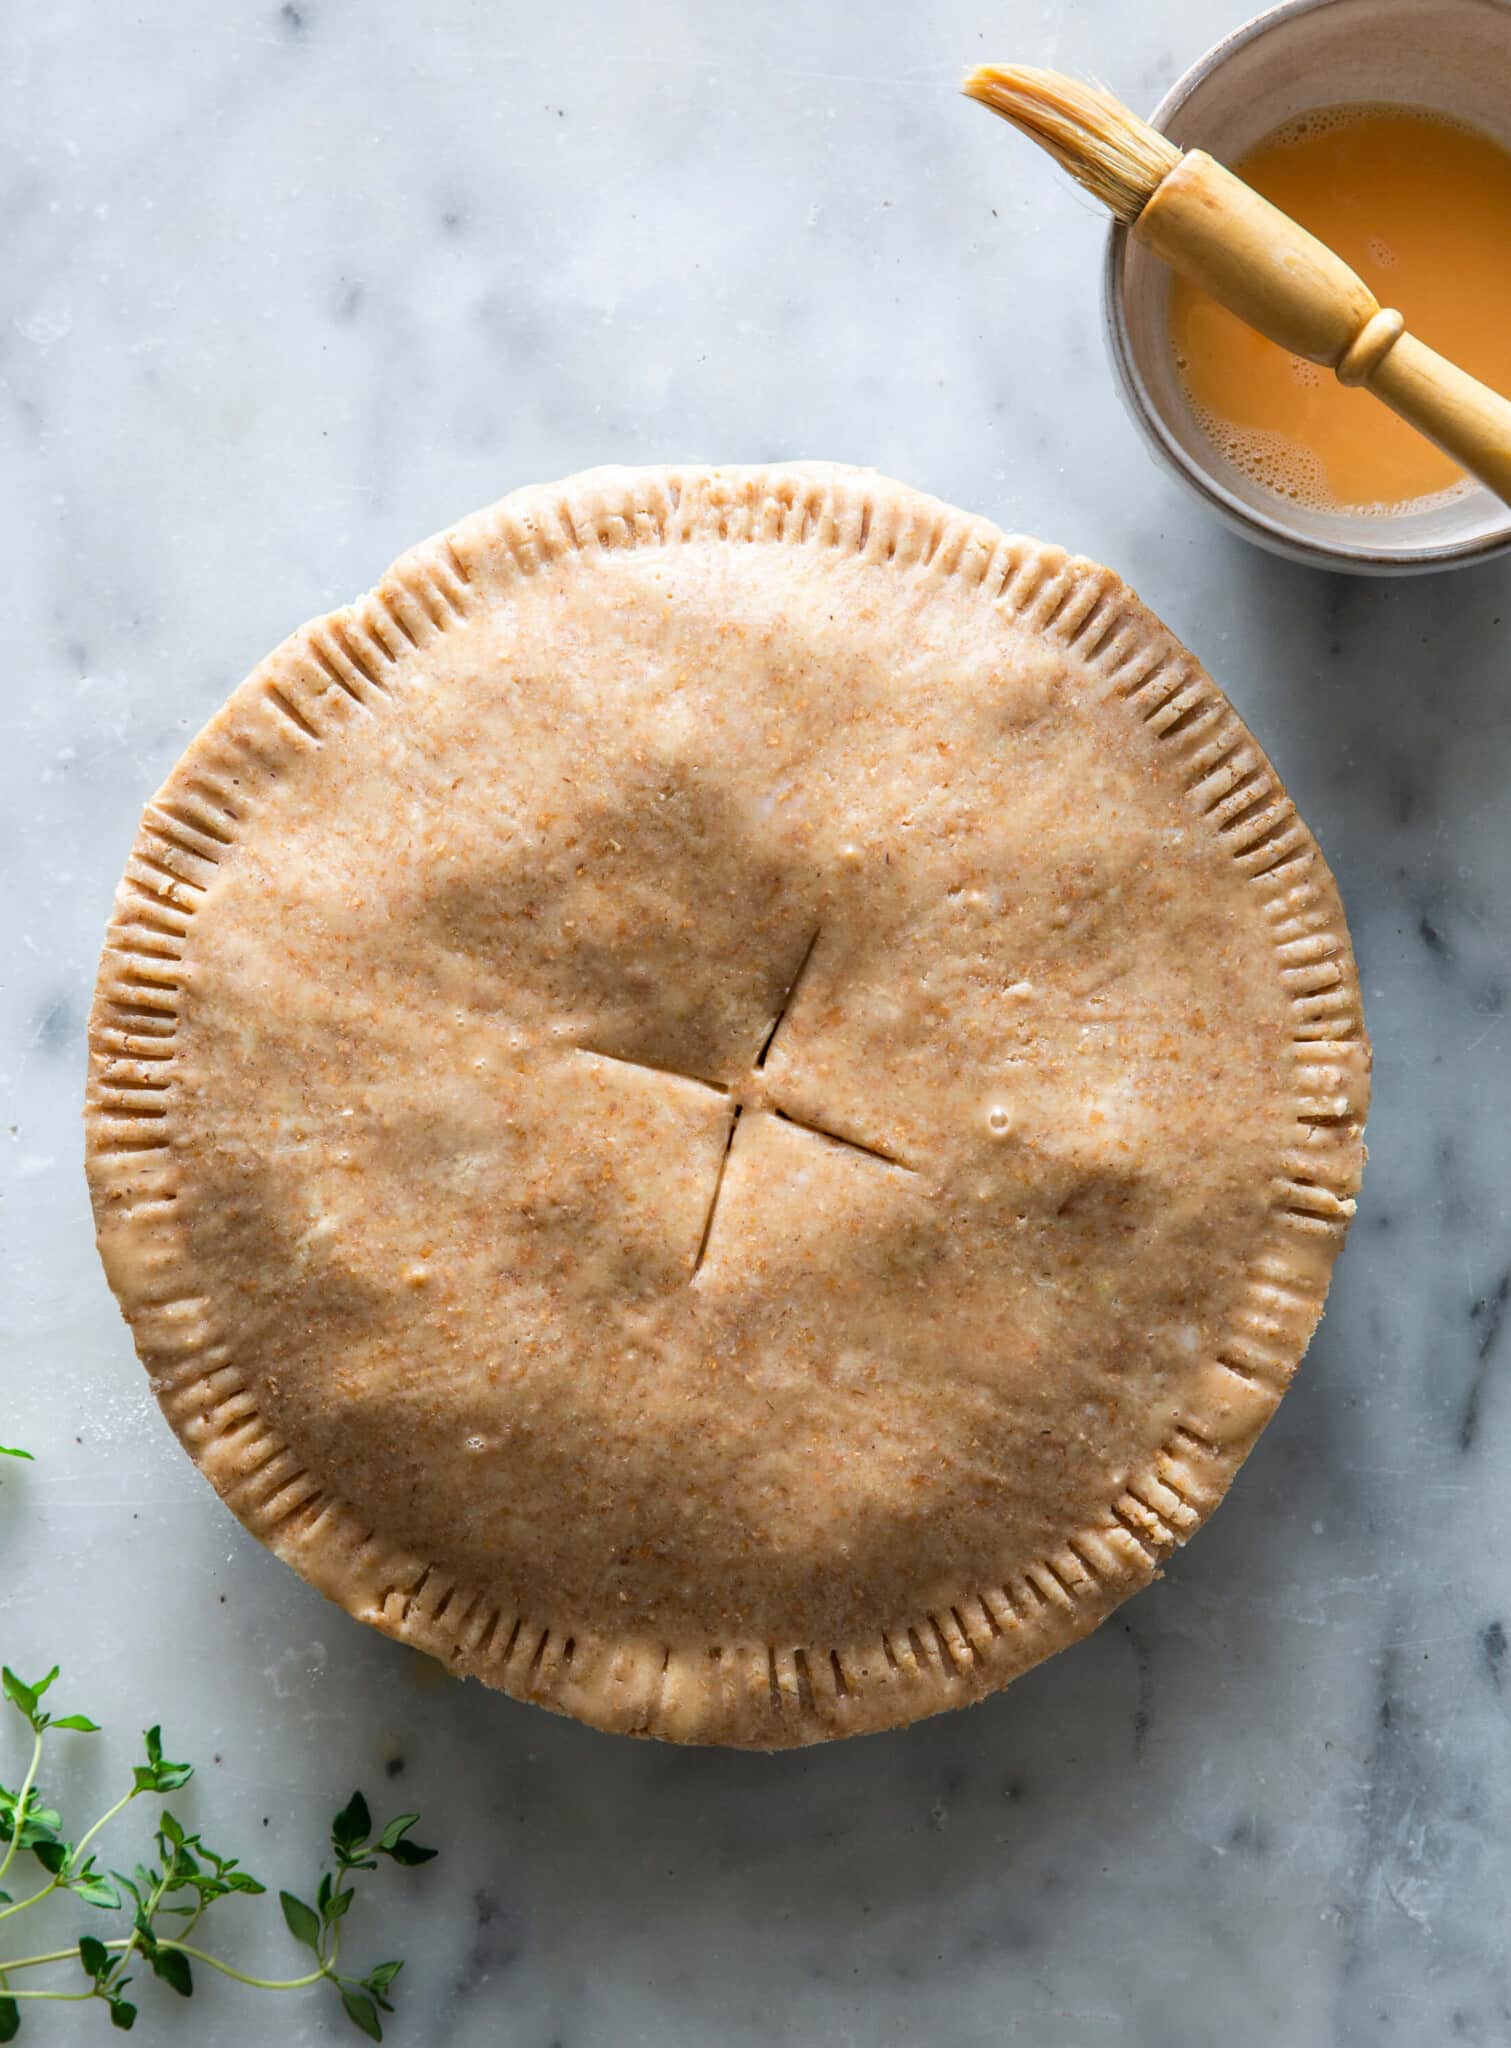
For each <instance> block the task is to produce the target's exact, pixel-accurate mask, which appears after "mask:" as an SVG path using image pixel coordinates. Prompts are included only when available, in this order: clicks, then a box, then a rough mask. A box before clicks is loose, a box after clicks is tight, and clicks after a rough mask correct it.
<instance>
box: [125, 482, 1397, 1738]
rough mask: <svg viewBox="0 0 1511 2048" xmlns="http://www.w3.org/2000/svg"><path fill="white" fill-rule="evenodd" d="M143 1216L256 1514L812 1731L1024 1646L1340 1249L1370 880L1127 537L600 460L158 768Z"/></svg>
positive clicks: (591, 1696)
mask: <svg viewBox="0 0 1511 2048" xmlns="http://www.w3.org/2000/svg"><path fill="white" fill-rule="evenodd" d="M91 1043H92V1054H93V1068H92V1078H91V1083H90V1093H89V1106H88V1112H87V1119H88V1138H89V1173H90V1180H91V1186H92V1189H93V1195H94V1203H95V1213H96V1218H97V1222H98V1228H99V1238H100V1246H101V1251H102V1253H103V1256H104V1260H105V1265H106V1268H107V1270H108V1272H109V1275H110V1279H111V1282H112V1284H113V1286H114V1288H115V1290H116V1292H117V1294H118V1296H119V1297H120V1300H121V1303H122V1305H123V1307H124V1309H125V1312H126V1314H127V1316H128V1317H129V1319H130V1321H131V1324H132V1327H133V1330H134V1332H135V1337H136V1342H137V1345H138V1348H139V1350H140V1352H141V1354H142V1357H143V1359H144V1361H145V1362H146V1365H147V1368H148V1371H149V1372H150V1374H151V1377H152V1381H153V1385H154V1387H155V1388H156V1391H157V1394H158V1396H159V1399H160V1400H161V1402H162V1404H163V1407H164V1409H165V1411H166V1413H167V1415H168V1417H169V1419H170V1421H171V1422H172V1424H173V1426H174V1428H175V1429H176V1430H177V1432H178V1434H179V1436H180V1437H181V1438H182V1440H183V1442H184V1444H185V1446H186V1448H187V1449H188V1451H189V1452H190V1454H191V1456H192V1457H193V1458H194V1459H195V1460H196V1462H197V1463H198V1464H199V1466H200V1467H201V1469H202V1470H203V1471H204V1472H205V1473H206V1475H207V1476H208V1477H209V1479H210V1480H211V1481H212V1482H213V1483H214V1485H215V1486H216V1487H217V1488H218V1489H219V1491H220V1492H221V1494H222V1495H223V1496H224V1498H225V1499H226V1500H227V1501H228V1502H229V1504H230V1505H231V1506H232V1508H234V1509H235V1511H236V1513H237V1514H238V1515H239V1516H240V1517H241V1518H242V1520H243V1521H244V1522H245V1523H246V1524H247V1526H248V1527H249V1528H250V1529H251V1530H252V1531H253V1532H254V1533H255V1534H256V1535H257V1536H258V1537H260V1538H261V1540H262V1541H263V1542H264V1543H266V1544H268V1545H269V1546H270V1547H271V1548H272V1549H273V1550H275V1551H276V1552H277V1553H278V1554H279V1555H280V1556H281V1557H283V1558H285V1559H286V1560H287V1561H288V1562H289V1563H290V1564H292V1565H293V1566H294V1567H295V1569H296V1570H297V1571H299V1572H301V1573H303V1574H304V1576H305V1577H306V1578H308V1579H310V1580H312V1581H313V1582H314V1583H315V1584H316V1585H318V1586H319V1587H321V1588H322V1590H323V1591H325V1592H326V1593H327V1594H329V1595H330V1596H331V1598H332V1599H334V1600H337V1601H339V1602H340V1603H341V1604H342V1605H343V1606H344V1607H346V1608H347V1609H348V1610H349V1611H350V1612H351V1613H353V1614H355V1615H357V1616H358V1617H359V1618H360V1619H362V1620H365V1621H369V1622H372V1623H374V1624H375V1625H376V1626H377V1627H379V1628H381V1629H383V1630H385V1631H386V1632H387V1633H388V1634H390V1635H394V1636H398V1637H400V1638H402V1639H403V1640H405V1641H406V1642H410V1643H413V1644H415V1645H416V1646H417V1647H419V1648H421V1649H423V1650H426V1651H429V1652H430V1653H431V1654H433V1655H434V1656H436V1657H439V1658H442V1659H444V1660H445V1661H446V1662H447V1663H448V1664H449V1665H450V1666H451V1667H452V1668H453V1669H454V1670H457V1671H459V1672H465V1673H469V1674H472V1675H475V1676H477V1677H479V1678H482V1679H484V1680H486V1681H487V1682H488V1683H489V1684H492V1685H496V1686H499V1687H502V1688H503V1689H505V1690H506V1691H508V1692H511V1693H514V1694H515V1695H517V1696H518V1697H520V1698H523V1699H530V1700H534V1701H537V1702H538V1703H540V1704H541V1705H543V1706H548V1707H554V1708H558V1709H560V1710H562V1711H564V1712H566V1713H570V1714H574V1715H576V1716H578V1717H579V1718H580V1719H582V1720H584V1721H588V1722H591V1723H593V1724H594V1725H596V1726H598V1727H601V1728H607V1729H617V1730H623V1731H626V1732H631V1733H637V1734H651V1735H658V1736H663V1737H668V1738H671V1739H674V1740H679V1741H697V1742H725V1743H733V1744H741V1745H749V1746H760V1747H765V1746H780V1745H785V1744H791V1743H800V1742H807V1741H813V1740H816V1739H819V1738H822V1737H826V1736H836V1735H845V1734H851V1733H855V1732H858V1731H861V1730H866V1729H875V1728H883V1727H888V1726H891V1725H894V1724H897V1723H900V1722H905V1721H910V1720H912V1719H914V1718H916V1717H917V1716H919V1715H922V1714H927V1713H931V1712H934V1711H935V1710H937V1709H939V1708H942V1707H947V1706H955V1705H959V1704H961V1703H963V1702H965V1701H968V1700H971V1699H974V1698H977V1697H979V1696H980V1695H981V1694H983V1693H986V1692H989V1691H991V1690H993V1689H994V1688H996V1687H998V1686H1001V1685H1003V1684H1004V1683H1006V1681H1007V1680H1008V1679H1010V1678H1012V1677H1013V1676H1014V1675H1015V1674H1016V1673H1018V1672H1020V1671H1022V1670H1023V1669H1024V1668H1025V1667H1026V1666H1028V1665H1030V1664H1033V1663H1034V1662H1036V1661H1037V1660H1038V1659H1039V1658H1041V1657H1044V1656H1046V1655H1047V1654H1048V1653H1049V1652H1050V1651H1052V1650H1056V1649H1059V1648H1060V1647H1061V1646H1062V1645H1064V1644H1066V1643H1068V1642H1070V1641H1071V1640H1072V1639H1073V1638H1075V1637H1077V1636H1079V1635H1082V1634H1084V1633H1085V1632H1086V1631H1087V1630H1088V1629H1089V1628H1091V1627H1092V1626H1093V1625H1094V1624H1095V1623H1096V1622H1097V1621H1099V1620H1100V1619H1101V1618H1102V1617H1103V1616H1104V1615H1105V1614H1106V1613H1107V1612H1108V1611H1109V1610H1110V1609H1111V1608H1112V1607H1113V1606H1114V1605H1115V1604H1116V1603H1117V1602H1118V1601H1120V1600H1121V1599H1123V1598H1124V1596H1125V1595H1126V1594H1128V1593H1130V1592H1132V1591H1133V1590H1134V1589H1135V1588H1137V1587H1139V1586H1141V1585H1143V1584H1145V1583H1146V1582H1147V1581H1148V1580H1149V1579H1150V1578H1151V1577H1152V1576H1153V1575H1154V1573H1155V1572H1156V1570H1157V1568H1158V1566H1159V1564H1160V1561H1161V1560H1162V1558H1164V1557H1165V1556H1166V1554H1167V1553H1168V1552H1169V1551H1170V1549H1171V1548H1172V1547H1173V1546H1174V1545H1176V1544H1178V1543H1180V1542H1182V1541H1183V1540H1184V1539H1185V1538H1186V1537H1187V1536H1188V1535H1189V1534H1190V1533H1191V1531H1192V1530H1193V1529H1195V1528H1196V1526H1197V1525H1198V1523H1199V1522H1200V1521H1201V1520H1202V1518H1203V1517H1204V1516H1205V1515H1206V1514H1207V1512H1208V1511H1209V1510H1210V1509H1211V1508H1212V1507H1213V1506H1214V1505H1215V1503H1216V1502H1217V1501H1218V1499H1219V1498H1220V1497H1221V1495H1222V1493H1223V1491H1224V1490H1225V1488H1226V1487H1227V1485H1228V1483H1229V1481H1230V1479H1231V1478H1232V1476H1233V1473H1234V1471H1235V1469H1236V1467H1237V1465H1238V1463H1239V1461H1240V1460H1241V1459H1242V1457H1243V1456H1244V1454H1245V1452H1246V1451H1247V1450H1248V1448H1249V1446H1250V1445H1251V1444H1252V1443H1253V1441H1254V1438H1255V1436H1256V1434H1257V1432H1258V1431H1259V1429H1260V1428H1261V1426H1262V1425H1263V1423H1264V1422H1265V1420H1266V1418H1267V1417H1268V1416H1269V1414H1270V1413H1271V1411H1272V1409H1273V1408H1274V1406H1275V1404H1276V1402H1277V1401H1278V1399H1279V1397H1280V1395H1281V1393H1282V1392H1283V1391H1284V1388H1285V1386H1286V1384H1287V1382H1288V1380H1289V1378H1290V1376H1291V1373H1292V1371H1293V1369H1294V1367H1295V1365H1296V1362H1297V1360H1298V1359H1299V1357H1300V1355H1301V1353H1302V1350H1303V1349H1304V1347H1305V1345H1306V1342H1307V1339H1308V1337H1309V1336H1310V1334H1311V1331H1312V1328H1313V1326H1314V1324H1315V1322H1316V1320H1317V1317H1318V1315H1319V1313H1320V1311H1321V1306H1322V1300H1323V1295H1324V1293H1325V1290H1326V1287H1327V1282H1328V1276H1329V1272H1330V1269H1331V1266H1332V1263H1333V1259H1334V1257H1335V1255H1336V1253H1337V1251H1338V1248H1339V1246H1340V1244H1341V1242H1342V1239H1343V1234H1344V1231H1345V1228H1346V1225H1347V1221H1348V1218H1349V1216H1350V1214H1351V1213H1352V1209H1353V1201H1352V1196H1353V1193H1354V1190H1355V1187H1356V1184H1357V1179H1358V1174H1359V1168H1360V1161H1361V1157H1362V1148H1361V1142H1360V1134H1361V1129H1362V1121H1363V1115H1364V1109H1365V1099H1366V1086H1367V1082H1366V1075H1367V1067H1368V1051H1367V1043H1366V1039H1365V1034H1364V1028H1363V1024H1362V1020H1361V1017H1360V1010H1359V999H1358V989H1357V983H1356V978H1355V973H1354V966H1353V961H1352V958H1351V955H1350V950H1349V942H1348V936H1347V932H1346V930H1345V927H1344V922H1343V917H1342V913H1341V911H1340V908H1339V905H1338V900H1337V895H1336V893H1335V890H1334V886H1333V882H1332V879H1331V877H1330V876H1329V874H1328V871H1327V869H1326V867H1325V865H1324V863H1323V861H1322V858H1321V856H1320V855H1319V853H1318V851H1317V848H1316V846H1315V845H1314V844H1313V842H1312V839H1311V838H1310V836H1309V835H1308V833H1307V831H1306V829H1305V827H1304V826H1303V825H1302V824H1301V822H1300V821H1299V819H1298V818H1297V817H1296V815H1295V813H1294V811H1293V810H1292V808H1291V805H1290V803H1289V802H1288V801H1287V799H1286V796H1285V793H1284V791H1283V790H1282V789H1281V787H1280V785H1279V783H1278V781H1277V780H1276V777H1275V775H1274V772H1273V770H1272V769H1271V768H1270V766H1269V764H1268V763H1267V762H1266V760H1265V758H1264V756H1263V754H1262V753H1261V752H1260V751H1259V749H1258V747H1257V746H1256V745H1255V744H1254V742H1253V741H1252V739H1251V738H1250V737H1249V735H1248V733H1247V732H1246V731H1245V730H1244V728H1243V726H1242V725H1241V724H1240V723H1239V721H1238V719H1237V718H1236V717H1235V716H1234V714H1233V712H1232V711H1231V710H1230V708H1229V707H1228V705H1227V703H1226V702H1225V700H1224V699H1223V697H1222V696H1221V695H1220V693H1219V692H1218V691H1217V690H1216V689H1215V688H1214V686H1213V685H1212V683H1211V682H1210V681H1209V680H1208V678H1207V677H1206V676H1205V674H1204V673H1203V672H1202V670H1201V669H1200V667H1199V666H1198V665H1197V663H1196V662H1195V661H1194V660H1193V659H1192V657H1191V656H1190V655H1189V654H1187V653H1186V652H1185V650H1184V649H1183V648H1182V647H1181V646H1180V645H1179V644H1178V643H1177V642H1176V641H1175V640H1173V639H1172V638H1171V636H1170V635H1169V634H1168V633H1167V632H1166V631H1165V630H1164V629H1163V628H1162V627H1161V626H1160V625H1158V624H1157V622H1156V621H1155V620H1154V619H1153V618H1152V617H1151V616H1150V615H1149V613H1148V612H1147V611H1145V610H1144V608H1143V607H1142V605H1141V604H1140V603H1139V602H1138V600H1137V599H1136V598H1135V597H1134V596H1133V595H1132V594H1131V592H1130V591H1129V590H1128V589H1127V588H1126V587H1125V586H1124V585H1123V584H1122V583H1120V582H1119V580H1118V579H1117V577H1116V576H1114V575H1112V574H1111V573H1110V572H1109V571H1107V570H1105V569H1101V568H1097V567H1095V566H1094V565H1093V564H1091V563H1088V562H1084V561H1077V560H1075V559H1072V558H1069V557H1067V556H1065V555H1064V554H1062V553H1060V552H1059V551H1058V550H1055V549H1051V548H1046V547H1042V546H1040V545H1039V544H1037V543H1036V542H1033V541H1028V540H1021V539H1009V538H1007V537H1005V536H1004V535H1002V534H1001V533H999V532H998V531H997V530H996V529H995V528H994V527H992V526H990V525H988V524H986V523H985V522H984V521H982V520H979V519H974V518H970V517H967V516H966V515H964V514H962V513H959V512H955V511H952V510H950V509H949V508H948V507H946V506H944V505H942V504H939V503H937V502H936V501H935V500H933V499H930V498H925V497H922V496H920V495H919V494H917V493H916V492H913V491H910V490H907V489H905V488H903V487H901V486H899V485H897V484H894V483H889V482H887V481H885V480H883V479H880V478H878V477H875V476H872V475H870V474H869V473H865V472H860V471H854V470H847V469H841V468H831V467H828V466H823V465H817V464H796V465H792V466H789V467H778V468H771V469H725V470H713V469H691V468H689V469H665V470H601V471H596V472H592V473H590V474H587V475H584V476H580V477H576V478H572V479H569V480H568V481H567V482H566V483H563V484H560V485H556V486H553V487H550V488H542V489H532V490H526V491H521V492H518V493H516V494H515V495H513V496H512V497H509V498H506V499H504V500H503V502H502V503H501V504H499V505H496V506H494V507H493V508H492V509H491V510H489V511H486V512H482V513H479V514H478V515H477V516H476V517H474V518H471V519H468V520H465V521H463V522H462V524H460V525H459V526H457V527H454V528H453V529H452V530H451V531H450V532H449V533H447V534H444V535H442V536H441V537H440V538H438V539H436V540H433V541H431V542H429V543H427V544H426V545H424V546H422V547H420V548H417V549H415V550H414V551H413V552H412V553H411V554H408V555H406V556H405V557H404V558H403V560H402V561H400V562H399V563H398V564H397V565H396V566H395V567H394V568H393V569H392V570H391V571H390V572H389V574H388V575H387V576H386V577H385V579H384V580H383V582H382V583H381V584H380V585H379V586H378V588H377V590H376V591H375V592H374V593H372V595H370V596H369V597H366V598H364V599H362V600H361V601H360V602H359V603H357V604H355V605H353V606H351V607H349V608H348V609H346V610H344V611H340V612H336V613H333V614H332V615H331V616H330V617H329V618H326V619H321V620H319V621H317V622H316V623H315V624H313V625H311V626H308V627H305V628H304V629H303V630H301V631H300V632H298V633H296V634H295V635H294V636H293V637H292V638H291V639H290V640H288V641H286V642H285V643H284V645H283V646H282V647H281V648H279V649H278V651H277V652H276V653H275V654H273V655H271V656H270V657H269V658H268V660H267V661H266V662H264V663H263V665H262V666H261V667H260V668H258V669H257V670H256V671H255V672H254V673H253V674H252V675H251V676H250V677H249V678H248V680H247V681H246V682H245V683H243V684H242V686H241V687H240V688H239V689H238V690H237V691H236V693H235V694H234V695H233V697H232V698H231V700H230V702H229V703H228V704H227V706H226V707H225V709H224V710H223V711H222V712H221V713H220V714H219V716H218V717H216V718H215V719H214V720H212V722H211V723H210V725H209V726H208V727H207V728H206V729H205V730H204V732H202V733H201V734H200V736H199V737H198V738H197V739H196V740H195V741H194V743H193V745H192V746H191V747H190V748H189V750H188V752H187V753H186V754H185V755H184V757H183V759H182V760H181V761H180V763H179V764H178V766H177V768H175V770H174V771H173V774H172V775H171V776H170V778H169V780H168V782H167V784H166V785H165V786H164V788H163V790H162V792H161V793H160V794H159V796H158V797H157V798H156V799H155V800H154V801H153V802H152V803H151V804H150V805H149V806H148V808H147V811H146V814H145V816H144V818H143V821H142V826H141V832H140V836H139V838H138V840H137V843H136V847H135V850H134V852H133V854H132V857H131V860H130V862H129V865H128V867H127V872H126V876H125V879H124V881H123V882H122V885H121V889H120V893H119V897H118V901H117V908H116V914H115V918H114V921H113V923H112V925H111V928H110V933H109V937H108V941H107V944H106V948H105V955H104V961H103V965H102V968H101V973H100V981H99V989H98V993H97V998H96V1003H95V1008H94V1015H93V1022H92V1039H91Z"/></svg>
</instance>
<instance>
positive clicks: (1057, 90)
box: [961, 64, 1181, 222]
mask: <svg viewBox="0 0 1511 2048" xmlns="http://www.w3.org/2000/svg"><path fill="white" fill-rule="evenodd" d="M961 90H962V91H963V92H965V93H966V94H967V95H968V96H969V97H970V98H971V99H973V100H979V101H980V102H981V104H982V106H984V107H990V108H991V110H992V112H993V113H994V114H1000V115H1001V116H1002V118H1003V120H1004V121H1011V122H1012V124H1013V126H1014V127H1015V128H1021V129H1022V131H1023V133H1024V134H1025V135H1027V136H1029V137H1030V138H1031V139H1032V140H1033V141H1034V142H1037V143H1038V144H1039V146H1040V147H1041V148H1042V149H1047V150H1048V151H1049V154H1050V155H1051V156H1052V157H1053V158H1054V159H1055V161H1056V163H1058V164H1059V165H1061V166H1062V168H1063V169H1065V170H1067V171H1069V173H1070V175H1071V176H1072V177H1073V178H1074V179H1075V181H1076V183H1077V184H1078V185H1083V186H1084V187H1085V188H1086V190H1087V191H1088V192H1089V193H1091V195H1092V197H1093V198H1095V199H1100V200H1101V202H1102V204H1103V205H1104V206H1105V207H1107V208H1109V209H1110V210H1111V211H1112V212H1113V213H1115V214H1116V215H1117V217H1118V219H1119V220H1121V221H1125V222H1126V221H1134V220H1137V218H1138V216H1139V214H1140V213H1142V211H1143V209H1144V207H1145V205H1146V204H1147V203H1148V201H1149V200H1150V199H1151V198H1153V196H1154V194H1155V192H1156V191H1157V190H1158V189H1159V187H1160V185H1161V184H1163V182H1164V180H1165V179H1166V178H1167V177H1168V176H1169V174H1170V172H1171V171H1173V170H1174V169H1175V166H1176V165H1177V164H1178V163H1179V162H1180V158H1181V153H1180V151H1179V150H1178V149H1177V148H1176V146H1175V144H1174V143H1173V142H1169V141H1167V140H1166V138H1165V137H1164V136H1163V135H1161V134H1160V133H1159V132H1158V130H1157V129H1154V128H1151V127H1150V126H1149V124H1148V123H1147V121H1141V120H1139V118H1138V116H1137V115H1136V114H1131V113H1130V112H1129V111H1128V109H1127V108H1126V107H1125V106H1124V105H1123V103H1122V101H1121V100H1119V99H1117V98H1115V97H1114V95H1113V94H1112V93H1110V92H1104V91H1103V90H1102V88H1101V87H1100V86H1096V85H1087V84H1085V83H1083V81H1082V80H1080V79H1078V78H1067V77H1066V76H1065V74H1064V73H1063V72H1061V71H1039V70H1036V69H1034V68H1033V67H1032V66H1030V65H1026V64H983V65H981V66H980V67H979V69H977V70H975V71H973V72H972V73H971V75H970V77H969V78H967V79H966V81H965V84H964V85H963V86H962V88H961Z"/></svg>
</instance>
